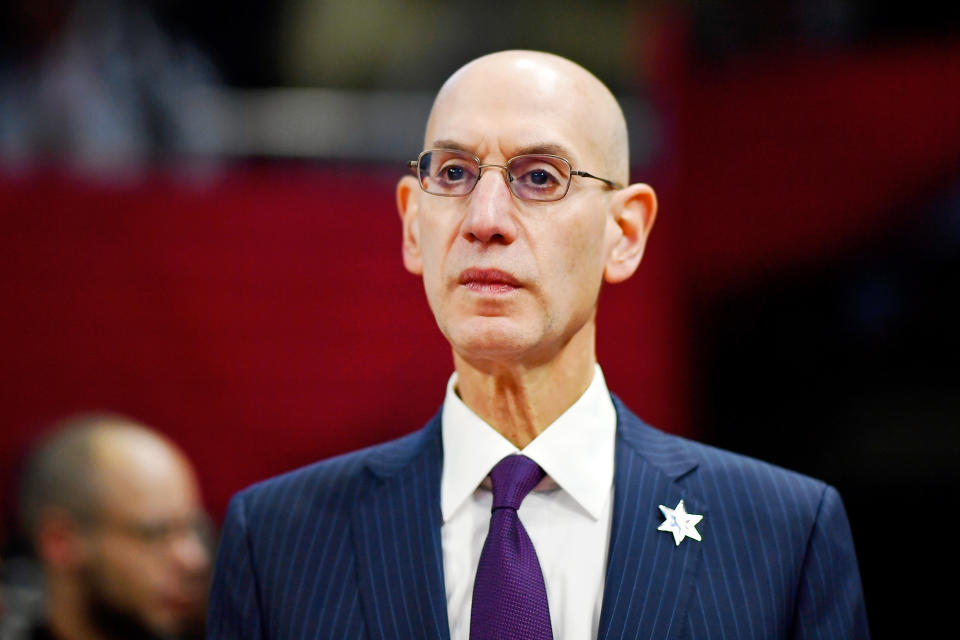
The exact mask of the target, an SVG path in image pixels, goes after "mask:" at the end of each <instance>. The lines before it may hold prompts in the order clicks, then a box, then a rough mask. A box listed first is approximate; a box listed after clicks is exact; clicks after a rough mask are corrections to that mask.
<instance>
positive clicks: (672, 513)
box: [657, 500, 703, 547]
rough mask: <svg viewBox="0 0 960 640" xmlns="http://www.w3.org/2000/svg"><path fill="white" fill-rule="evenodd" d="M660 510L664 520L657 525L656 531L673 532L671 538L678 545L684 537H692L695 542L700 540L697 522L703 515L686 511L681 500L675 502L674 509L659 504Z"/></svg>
mask: <svg viewBox="0 0 960 640" xmlns="http://www.w3.org/2000/svg"><path fill="white" fill-rule="evenodd" d="M660 511H661V512H662V513H663V517H664V518H665V520H664V521H663V522H661V523H660V526H659V527H657V531H667V532H669V533H672V534H673V540H674V542H676V543H677V546H678V547H679V546H680V542H682V541H683V539H684V538H693V539H694V540H696V541H697V542H700V541H701V538H700V532H699V531H697V523H698V522H700V521H701V520H703V516H701V515H697V514H695V513H687V509H686V507H684V506H683V500H681V501H680V502H679V503H677V508H676V509H671V508H670V507H665V506H664V505H662V504H661V505H660Z"/></svg>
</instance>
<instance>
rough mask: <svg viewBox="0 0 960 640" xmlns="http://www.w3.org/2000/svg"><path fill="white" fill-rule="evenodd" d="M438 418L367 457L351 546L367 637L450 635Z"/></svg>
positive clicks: (441, 453)
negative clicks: (367, 476)
mask: <svg viewBox="0 0 960 640" xmlns="http://www.w3.org/2000/svg"><path fill="white" fill-rule="evenodd" d="M439 427H440V419H439V414H438V415H437V416H434V418H433V419H432V420H431V421H430V422H429V423H428V424H427V426H426V427H424V429H423V430H421V431H420V432H418V433H416V434H414V436H411V437H410V438H407V439H404V440H401V441H399V442H398V443H396V445H397V446H394V447H388V448H384V449H381V450H378V452H377V453H376V454H375V457H371V459H370V461H369V462H368V467H369V469H370V473H371V474H372V476H373V484H374V488H373V489H372V491H371V492H370V493H369V494H368V495H367V496H366V497H365V498H364V499H362V500H360V501H359V502H358V504H357V506H356V507H355V510H354V513H353V522H352V525H353V541H354V547H355V550H356V555H357V572H358V579H359V584H360V592H361V598H362V602H363V609H364V617H365V619H366V621H367V630H368V631H369V634H370V637H371V638H401V637H403V638H442V639H444V640H447V639H448V638H449V633H450V631H449V624H448V622H447V607H446V592H445V590H444V583H443V555H442V552H441V548H440V527H441V525H442V518H441V513H440V475H441V470H442V466H443V447H442V444H441V438H440V428H439Z"/></svg>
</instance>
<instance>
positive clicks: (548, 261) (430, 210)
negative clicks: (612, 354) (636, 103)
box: [397, 51, 656, 365]
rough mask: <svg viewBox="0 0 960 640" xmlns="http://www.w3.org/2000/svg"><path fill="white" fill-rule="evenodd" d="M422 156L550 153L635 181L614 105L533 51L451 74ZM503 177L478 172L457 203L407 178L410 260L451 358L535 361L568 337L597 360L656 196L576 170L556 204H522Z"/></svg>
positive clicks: (571, 69) (596, 86) (404, 207)
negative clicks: (604, 302)
mask: <svg viewBox="0 0 960 640" xmlns="http://www.w3.org/2000/svg"><path fill="white" fill-rule="evenodd" d="M424 148H425V149H436V148H443V149H459V150H461V151H465V152H468V153H470V154H472V155H474V156H476V157H477V158H478V159H479V160H480V162H481V163H484V164H495V165H504V164H506V162H507V161H509V160H510V159H511V158H513V157H514V156H517V155H520V154H528V153H536V154H553V155H557V156H562V157H563V158H565V159H566V160H568V161H569V164H570V166H571V167H572V169H574V170H579V171H586V172H588V173H590V174H592V175H595V176H599V177H602V178H606V179H608V180H610V181H612V182H616V183H619V185H620V186H621V187H622V185H626V184H627V183H628V181H629V175H628V168H629V157H628V156H629V154H628V149H627V129H626V124H625V121H624V117H623V114H622V112H621V110H620V107H619V105H618V104H617V101H616V99H615V98H614V97H613V95H612V94H611V93H610V91H609V90H608V89H607V88H606V87H605V86H604V85H603V83H601V82H600V81H599V80H598V79H597V78H596V77H594V76H593V75H592V74H590V73H589V72H588V71H586V70H585V69H583V68H582V67H580V66H578V65H576V64H574V63H573V62H570V61H569V60H566V59H564V58H561V57H558V56H555V55H552V54H547V53H541V52H533V51H504V52H499V53H494V54H490V55H488V56H484V57H482V58H478V59H477V60H474V61H472V62H470V63H469V64H467V65H465V66H464V67H462V68H461V69H460V70H458V71H457V72H456V73H454V74H453V75H452V76H451V77H450V79H448V80H447V82H446V83H445V84H444V85H443V87H442V88H441V90H440V92H439V94H438V95H437V98H436V101H435V102H434V106H433V109H432V111H431V114H430V118H429V122H428V124H427V128H426V136H425V143H424ZM444 170H446V168H445V167H439V168H438V171H441V172H442V171H444ZM505 177H506V176H505V173H504V171H503V170H501V169H498V168H495V167H489V168H485V169H483V171H482V174H481V177H480V179H479V181H478V182H477V183H476V186H475V187H474V189H473V191H472V192H470V193H469V194H468V195H462V196H457V197H445V196H443V195H436V194H432V193H425V192H424V191H423V189H422V188H421V184H420V183H418V180H417V178H414V177H405V178H403V179H402V180H401V181H400V183H399V185H398V188H397V202H398V207H399V209H400V214H401V218H402V220H403V226H404V245H403V247H404V264H405V265H406V267H407V269H408V270H409V271H411V272H412V273H415V274H422V276H423V280H424V287H425V289H426V293H427V299H428V301H429V303H430V306H431V309H432V310H433V312H434V315H435V317H436V319H437V323H438V325H439V326H440V329H441V331H442V332H443V333H444V335H445V336H446V337H447V339H448V341H449V342H450V343H451V345H452V346H453V349H454V353H455V357H461V358H466V359H468V360H477V361H479V360H489V359H492V360H498V359H499V360H501V361H502V362H524V363H526V364H531V365H536V364H537V363H542V362H546V361H550V360H552V359H554V358H555V357H556V356H557V355H558V354H559V353H560V351H561V350H562V349H564V348H565V347H566V345H568V344H570V343H571V342H573V343H582V344H583V345H588V344H589V345H590V353H589V354H588V355H589V356H590V357H592V344H593V331H594V324H593V323H594V318H595V311H596V302H597V297H598V295H599V291H600V286H601V283H602V282H603V281H604V280H606V281H608V282H619V281H622V280H624V279H626V278H629V277H630V275H632V274H633V272H634V271H635V269H636V267H637V265H638V264H639V262H640V258H641V256H642V253H643V247H644V242H645V240H646V237H647V234H648V233H649V231H650V227H651V225H652V223H653V219H654V216H655V212H656V199H655V197H654V194H653V191H652V190H651V189H650V187H648V186H647V185H641V184H635V185H629V186H626V187H622V188H617V189H612V188H610V187H609V186H608V185H607V184H606V183H605V182H603V181H600V180H594V179H590V178H584V177H579V176H574V177H572V179H571V181H570V183H569V184H570V186H569V190H568V191H567V192H566V195H565V196H564V197H563V198H562V199H559V200H556V201H552V202H530V201H526V200H523V199H521V198H519V197H517V195H515V193H513V192H512V191H511V188H510V186H509V185H510V184H511V183H512V179H516V178H519V177H518V176H511V180H508V179H505ZM471 278H474V280H472V281H471ZM484 284H487V285H490V286H486V287H484ZM474 285H476V286H474ZM497 287H499V288H497Z"/></svg>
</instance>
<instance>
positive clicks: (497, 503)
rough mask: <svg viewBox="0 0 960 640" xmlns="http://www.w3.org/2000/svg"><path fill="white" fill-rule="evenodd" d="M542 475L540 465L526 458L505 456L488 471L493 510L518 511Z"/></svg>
mask: <svg viewBox="0 0 960 640" xmlns="http://www.w3.org/2000/svg"><path fill="white" fill-rule="evenodd" d="M544 475H546V474H545V473H544V471H543V469H541V468H540V465H538V464H537V463H536V462H534V461H533V460H531V459H530V458H528V457H527V456H520V455H512V456H507V457H506V458H504V459H503V460H501V461H500V462H498V463H497V465H496V466H495V467H494V468H493V469H492V470H491V471H490V481H491V482H492V483H493V509H499V508H502V507H508V508H510V509H514V510H516V509H519V508H520V503H521V502H523V499H524V498H525V497H527V494H528V493H530V490H531V489H533V488H534V487H535V486H537V483H538V482H540V480H541V479H542V478H543V476H544Z"/></svg>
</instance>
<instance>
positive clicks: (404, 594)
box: [208, 397, 869, 640]
mask: <svg viewBox="0 0 960 640" xmlns="http://www.w3.org/2000/svg"><path fill="white" fill-rule="evenodd" d="M614 404H615V406H616V409H617V449H616V474H615V480H614V485H615V487H614V492H615V493H614V513H613V523H612V528H611V540H610V550H609V554H608V564H607V576H606V585H605V589H604V600H603V607H602V612H601V617H600V631H599V636H600V638H602V639H611V640H612V639H614V638H620V639H625V638H631V639H633V638H644V639H646V638H654V639H658V640H659V639H661V638H689V639H691V640H692V639H696V640H702V639H717V638H727V639H729V638H746V639H757V640H759V639H768V638H795V639H798V640H801V639H803V640H805V639H808V638H809V639H817V640H820V639H822V640H827V639H830V640H835V639H857V640H859V639H862V638H868V637H869V635H868V631H867V622H866V614H865V611H864V608H863V598H862V593H861V587H860V578H859V574H858V571H857V564H856V557H855V555H854V552H853V544H852V541H851V537H850V529H849V525H848V524H847V519H846V515H845V513H844V511H843V506H842V503H841V502H840V497H839V495H838V494H837V492H836V491H835V490H834V489H832V488H830V487H828V486H827V485H825V484H823V483H822V482H818V481H816V480H813V479H810V478H807V477H804V476H801V475H799V474H796V473H792V472H789V471H786V470H784V469H780V468H778V467H774V466H772V465H768V464H765V463H763V462H759V461H757V460H753V459H750V458H746V457H743V456H739V455H735V454H731V453H728V452H724V451H720V450H718V449H714V448H711V447H708V446H705V445H702V444H698V443H695V442H691V441H688V440H684V439H682V438H678V437H676V436H672V435H668V434H665V433H662V432H660V431H657V430H655V429H653V428H651V427H649V426H647V425H645V424H644V423H643V422H642V421H640V419H639V418H637V417H636V416H634V415H633V414H632V413H630V411H629V410H628V409H627V408H626V407H624V406H623V404H622V403H621V402H620V401H619V400H618V399H617V398H616V397H614ZM442 462H443V452H442V443H441V436H440V418H439V413H438V414H437V415H436V416H434V418H433V419H432V420H431V421H430V422H428V423H427V425H426V426H425V427H424V429H422V430H421V431H418V432H416V433H414V434H411V435H410V436H407V437H405V438H401V439H399V440H396V441H393V442H390V443H386V444H384V445H379V446H377V447H372V448H370V449H366V450H363V451H359V452H354V453H351V454H348V455H345V456H341V457H338V458H334V459H331V460H328V461H325V462H320V463H317V464H314V465H311V466H309V467H305V468H303V469H300V470H298V471H294V472H291V473H288V474H286V475H283V476H279V477H277V478H274V479H272V480H268V481H266V482H263V483H260V484H258V485H254V486H253V487H251V488H249V489H246V490H244V491H242V492H240V493H239V494H237V495H236V496H235V497H234V498H233V500H232V501H231V503H230V507H229V509H228V512H227V519H226V522H225V524H224V529H223V537H222V539H221V542H220V549H219V551H218V557H217V567H216V572H215V576H214V583H213V588H212V591H211V598H210V613H209V624H208V638H211V639H217V640H267V639H270V640H305V639H307V638H310V639H314V638H371V639H373V638H378V639H381V638H382V639H385V638H442V639H444V640H446V639H447V638H448V637H449V631H448V628H449V625H448V623H447V612H446V601H445V592H444V586H443V561H442V555H441V549H440V527H441V524H442V523H441V516H440V498H439V491H440V475H441V468H442ZM681 498H682V499H683V500H684V502H685V504H686V508H687V511H688V512H690V513H697V514H702V515H703V516H704V518H703V521H701V523H700V524H699V525H697V528H698V530H699V531H700V533H701V535H702V537H703V541H702V542H695V541H693V540H690V539H687V540H684V541H683V542H681V544H680V545H679V546H676V545H675V544H674V540H673V536H671V535H670V534H668V533H665V532H662V531H657V527H658V526H659V524H660V522H661V521H662V520H663V518H662V515H661V514H660V511H659V509H658V508H657V507H658V505H660V504H664V505H667V506H671V507H673V506H675V505H676V504H677V502H679V501H680V499H681Z"/></svg>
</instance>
